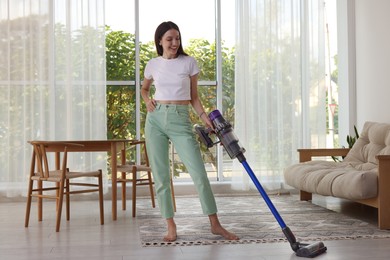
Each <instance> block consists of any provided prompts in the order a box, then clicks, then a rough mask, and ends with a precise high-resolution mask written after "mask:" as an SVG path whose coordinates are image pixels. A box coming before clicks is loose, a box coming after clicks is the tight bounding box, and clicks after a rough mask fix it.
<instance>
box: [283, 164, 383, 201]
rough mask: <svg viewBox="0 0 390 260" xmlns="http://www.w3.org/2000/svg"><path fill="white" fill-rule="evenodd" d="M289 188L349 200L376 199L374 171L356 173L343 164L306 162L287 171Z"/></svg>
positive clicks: (349, 166) (376, 189) (285, 173)
mask: <svg viewBox="0 0 390 260" xmlns="http://www.w3.org/2000/svg"><path fill="white" fill-rule="evenodd" d="M284 178H285V181H286V183H287V184H288V185H290V186H292V187H294V188H297V189H298V190H303V191H306V192H310V193H315V194H320V195H323V196H333V197H339V198H345V199H350V200H359V199H368V198H374V197H376V195H377V193H378V187H377V186H378V185H377V182H378V177H377V172H376V169H373V170H357V169H356V168H354V167H353V166H351V165H349V164H348V163H345V162H332V161H309V162H304V163H298V164H295V165H292V166H290V167H287V168H286V169H285V171H284Z"/></svg>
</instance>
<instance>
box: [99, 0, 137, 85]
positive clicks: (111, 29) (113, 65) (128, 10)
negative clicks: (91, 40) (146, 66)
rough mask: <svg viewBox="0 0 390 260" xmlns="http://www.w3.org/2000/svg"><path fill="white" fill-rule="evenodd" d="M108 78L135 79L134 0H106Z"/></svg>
mask: <svg viewBox="0 0 390 260" xmlns="http://www.w3.org/2000/svg"><path fill="white" fill-rule="evenodd" d="M105 14H106V26H107V27H106V50H107V52H106V59H107V61H106V66H107V80H109V81H113V80H135V26H134V24H135V19H134V1H132V0H110V1H106V5H105Z"/></svg>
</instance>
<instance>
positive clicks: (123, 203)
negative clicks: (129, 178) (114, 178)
mask: <svg viewBox="0 0 390 260" xmlns="http://www.w3.org/2000/svg"><path fill="white" fill-rule="evenodd" d="M121 175H122V180H123V181H122V210H126V173H125V172H122V173H121Z"/></svg>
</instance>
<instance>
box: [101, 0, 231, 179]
mask: <svg viewBox="0 0 390 260" xmlns="http://www.w3.org/2000/svg"><path fill="white" fill-rule="evenodd" d="M220 2H222V3H220ZM193 3H194V2H193V1H189V0H185V1H183V0H167V1H159V0H143V1H128V0H126V1H123V0H113V1H106V26H107V27H106V29H107V32H106V37H107V38H106V50H107V81H108V82H107V117H108V127H107V128H108V138H143V137H144V136H143V134H144V129H143V128H144V120H145V115H146V108H145V105H144V104H143V102H142V100H141V98H140V95H139V88H140V86H141V84H142V79H143V70H144V67H145V65H146V63H147V61H148V60H149V59H150V58H152V57H154V56H156V51H155V47H154V32H155V29H156V28H157V26H158V25H159V24H160V23H161V22H163V21H173V22H175V23H176V24H177V25H178V26H179V28H180V30H181V33H182V40H183V46H184V49H185V51H186V52H187V53H188V54H190V55H191V56H194V57H195V58H196V60H197V62H198V65H199V67H200V69H201V72H200V75H199V93H200V97H201V100H202V102H203V105H204V107H205V108H206V110H207V111H209V112H211V111H212V110H213V109H216V108H218V109H220V110H223V112H224V114H225V116H226V117H228V119H229V120H230V121H232V122H233V118H234V109H233V108H234V55H233V53H234V33H235V31H234V19H232V17H233V16H234V4H235V2H234V0H228V1H213V0H200V1H197V2H196V4H195V5H194V4H193ZM136 32H137V33H136ZM191 118H192V121H193V123H194V124H196V123H201V121H200V120H199V119H198V117H197V116H196V115H195V113H193V114H192V115H191ZM218 150H220V148H212V149H210V150H207V149H203V151H202V152H203V157H204V160H205V163H206V168H207V170H208V174H209V178H210V179H211V180H217V179H218V180H223V179H226V178H229V170H228V169H226V167H224V170H223V171H222V167H223V165H224V164H223V160H224V159H225V160H227V161H229V160H230V159H229V158H228V157H227V156H226V155H224V152H223V151H222V150H220V151H218ZM218 158H220V159H218ZM225 165H228V164H226V162H225ZM171 167H172V170H173V172H174V176H175V178H176V179H177V180H187V179H189V175H187V174H185V172H186V169H185V167H184V165H182V164H181V162H180V159H179V158H178V156H177V154H176V152H175V149H174V147H171ZM218 167H221V170H220V171H218ZM222 172H224V174H223V173H222Z"/></svg>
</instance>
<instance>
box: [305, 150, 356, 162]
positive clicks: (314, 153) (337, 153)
mask: <svg viewBox="0 0 390 260" xmlns="http://www.w3.org/2000/svg"><path fill="white" fill-rule="evenodd" d="M349 150H350V149H349V148H317V149H298V152H299V162H307V161H311V159H312V157H319V156H346V155H347V154H348V152H349Z"/></svg>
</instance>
